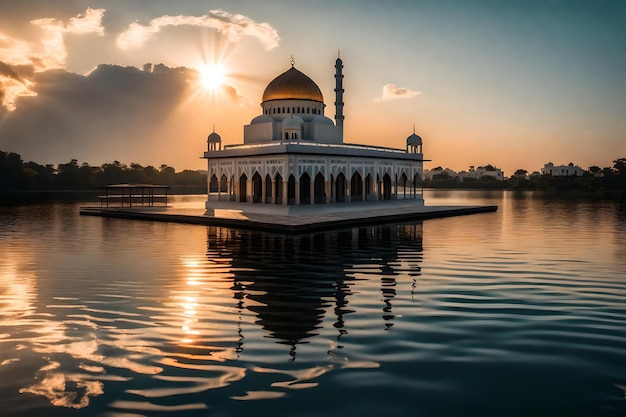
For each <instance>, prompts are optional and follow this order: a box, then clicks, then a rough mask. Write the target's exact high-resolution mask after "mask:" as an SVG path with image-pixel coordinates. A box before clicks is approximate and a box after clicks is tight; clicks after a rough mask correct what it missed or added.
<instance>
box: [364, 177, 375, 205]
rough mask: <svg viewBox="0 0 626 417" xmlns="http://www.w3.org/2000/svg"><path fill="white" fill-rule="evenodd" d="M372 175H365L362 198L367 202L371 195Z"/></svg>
mask: <svg viewBox="0 0 626 417" xmlns="http://www.w3.org/2000/svg"><path fill="white" fill-rule="evenodd" d="M372 181H373V180H372V174H367V177H365V195H364V196H363V200H364V201H367V200H368V196H369V195H370V194H371V193H372Z"/></svg>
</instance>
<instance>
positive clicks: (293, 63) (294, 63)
mask: <svg viewBox="0 0 626 417" xmlns="http://www.w3.org/2000/svg"><path fill="white" fill-rule="evenodd" d="M294 65H296V61H295V60H294V59H293V54H292V55H291V68H293V66H294Z"/></svg>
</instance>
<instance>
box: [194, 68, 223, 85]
mask: <svg viewBox="0 0 626 417" xmlns="http://www.w3.org/2000/svg"><path fill="white" fill-rule="evenodd" d="M198 73H199V74H200V83H201V84H202V87H204V88H206V89H207V90H217V89H218V88H219V87H220V86H221V85H222V84H224V80H225V78H226V72H225V70H224V67H223V66H222V65H221V64H203V65H200V66H199V67H198Z"/></svg>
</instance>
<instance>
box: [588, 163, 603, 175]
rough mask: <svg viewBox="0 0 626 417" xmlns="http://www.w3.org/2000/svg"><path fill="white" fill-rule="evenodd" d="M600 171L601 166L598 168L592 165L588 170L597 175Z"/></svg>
mask: <svg viewBox="0 0 626 417" xmlns="http://www.w3.org/2000/svg"><path fill="white" fill-rule="evenodd" d="M600 171H602V168H600V167H599V166H596V165H592V166H590V167H589V172H591V173H592V174H593V175H597V174H598V173H599V172H600Z"/></svg>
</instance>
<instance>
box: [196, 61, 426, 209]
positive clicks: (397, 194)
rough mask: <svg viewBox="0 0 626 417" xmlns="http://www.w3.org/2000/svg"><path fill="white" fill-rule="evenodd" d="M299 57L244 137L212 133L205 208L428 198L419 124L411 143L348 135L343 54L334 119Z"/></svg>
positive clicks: (269, 90)
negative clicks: (400, 145) (352, 139)
mask: <svg viewBox="0 0 626 417" xmlns="http://www.w3.org/2000/svg"><path fill="white" fill-rule="evenodd" d="M294 65H295V63H294V61H293V59H292V61H291V68H289V69H288V70H287V71H285V72H284V73H282V74H280V75H279V76H277V77H276V78H274V79H273V80H272V81H271V82H270V83H269V84H268V85H267V87H266V88H265V91H264V92H263V98H262V101H261V108H262V110H263V112H262V114H261V115H259V116H257V117H255V118H254V119H252V120H251V121H250V124H248V125H246V126H244V136H243V144H238V145H225V146H222V139H221V137H220V136H219V135H218V134H217V133H216V132H215V131H214V132H213V133H211V134H210V135H209V136H208V150H207V151H206V152H205V153H204V158H206V159H207V161H208V185H209V188H208V196H207V201H206V208H207V209H208V210H210V209H216V208H220V207H222V208H223V207H236V208H237V209H239V210H241V211H242V212H255V211H260V210H265V211H267V209H268V208H269V207H270V206H271V207H274V208H279V207H282V208H286V209H287V210H286V212H287V213H289V209H290V208H296V207H299V206H306V205H309V206H310V205H320V207H322V206H323V205H325V207H327V208H328V209H332V207H338V204H339V203H344V204H343V205H344V206H345V203H354V202H369V201H385V200H413V201H412V203H414V204H416V205H417V206H418V207H419V206H423V205H424V200H423V196H422V173H423V163H424V157H423V153H422V139H421V138H420V137H419V136H418V135H416V134H415V132H413V134H411V135H410V136H409V137H408V138H407V139H406V147H405V149H397V148H388V147H382V146H370V145H359V144H352V143H344V140H343V133H344V115H343V107H344V102H343V94H344V89H343V77H344V76H343V62H342V60H341V58H340V57H338V58H337V60H336V61H335V75H334V77H335V89H334V91H335V103H334V104H335V120H334V122H333V120H331V119H330V118H328V117H326V116H325V115H324V110H325V108H326V105H325V104H324V97H323V95H322V92H321V90H320V88H319V87H318V85H317V84H316V83H315V82H314V81H313V80H312V79H311V78H309V77H308V76H307V75H306V74H304V73H302V72H301V71H299V70H298V69H296V68H295V66H294ZM386 139H387V138H385V140H386ZM351 206H353V205H351ZM365 206H366V205H365V204H360V205H359V207H365ZM354 208H355V210H358V208H357V206H356V205H354ZM331 211H332V210H331ZM283 212H284V210H283Z"/></svg>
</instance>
